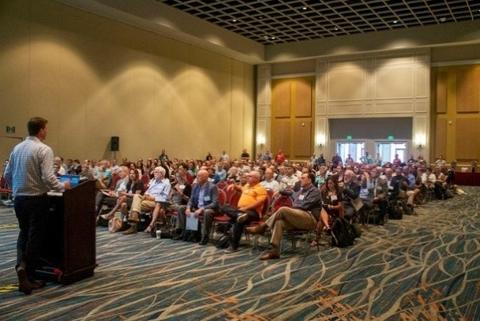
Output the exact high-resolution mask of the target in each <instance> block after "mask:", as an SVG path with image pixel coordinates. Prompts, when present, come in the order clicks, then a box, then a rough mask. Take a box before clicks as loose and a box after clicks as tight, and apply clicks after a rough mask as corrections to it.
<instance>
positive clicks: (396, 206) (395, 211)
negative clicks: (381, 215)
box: [388, 201, 403, 220]
mask: <svg viewBox="0 0 480 321" xmlns="http://www.w3.org/2000/svg"><path fill="white" fill-rule="evenodd" d="M388 218H389V219H392V220H401V219H402V218H403V206H402V205H401V204H400V203H399V202H395V201H394V202H392V204H391V205H390V206H389V207H388Z"/></svg>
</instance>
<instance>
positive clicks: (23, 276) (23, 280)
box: [17, 267, 32, 295]
mask: <svg viewBox="0 0 480 321" xmlns="http://www.w3.org/2000/svg"><path fill="white" fill-rule="evenodd" d="M17 276H18V291H20V292H23V293H25V294H26V295H29V294H30V293H32V285H31V284H30V282H29V281H28V277H27V271H25V269H24V268H23V267H18V268H17Z"/></svg>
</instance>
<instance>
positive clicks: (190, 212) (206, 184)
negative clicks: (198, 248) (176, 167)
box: [176, 169, 218, 245]
mask: <svg viewBox="0 0 480 321" xmlns="http://www.w3.org/2000/svg"><path fill="white" fill-rule="evenodd" d="M217 208H218V189H217V186H216V185H215V184H213V183H212V182H210V181H209V180H208V172H207V171H206V170H205V169H201V170H199V171H198V174H197V179H196V183H195V184H194V185H193V187H192V193H191V197H190V199H189V200H188V203H187V205H186V207H182V208H180V209H179V211H178V220H177V231H178V236H177V237H176V239H184V240H185V238H186V235H187V233H186V217H187V216H191V217H194V218H201V216H202V215H203V222H202V224H201V228H202V231H201V233H202V238H201V240H200V244H201V245H206V244H207V243H208V241H209V235H210V230H211V228H212V224H213V218H214V217H215V214H216V210H217Z"/></svg>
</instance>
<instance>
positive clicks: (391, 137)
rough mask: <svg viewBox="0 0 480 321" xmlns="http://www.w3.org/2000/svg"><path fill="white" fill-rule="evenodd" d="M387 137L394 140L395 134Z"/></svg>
mask: <svg viewBox="0 0 480 321" xmlns="http://www.w3.org/2000/svg"><path fill="white" fill-rule="evenodd" d="M387 139H388V140H394V139H395V137H393V135H390V136H388V137H387Z"/></svg>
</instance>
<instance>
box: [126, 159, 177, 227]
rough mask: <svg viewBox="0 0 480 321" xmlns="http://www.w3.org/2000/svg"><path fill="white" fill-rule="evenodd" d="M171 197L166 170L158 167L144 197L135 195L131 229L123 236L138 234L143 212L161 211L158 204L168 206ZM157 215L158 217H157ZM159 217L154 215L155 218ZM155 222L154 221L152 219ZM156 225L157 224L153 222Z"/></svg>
mask: <svg viewBox="0 0 480 321" xmlns="http://www.w3.org/2000/svg"><path fill="white" fill-rule="evenodd" d="M169 195H170V181H169V180H168V179H167V178H165V168H163V167H161V166H158V167H155V169H154V170H153V178H152V179H151V180H150V183H149V184H148V189H147V191H146V192H145V194H144V195H141V194H135V195H133V201H132V207H131V210H130V213H129V215H128V219H129V221H130V228H129V229H128V230H126V231H125V232H123V234H134V233H137V225H138V221H139V220H140V213H141V212H150V211H152V210H154V209H156V210H157V211H159V210H161V208H160V206H157V203H158V204H166V203H167V202H168V197H169ZM155 214H156V215H155ZM155 216H158V213H154V215H153V217H155ZM152 221H153V219H152ZM152 223H155V222H152Z"/></svg>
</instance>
